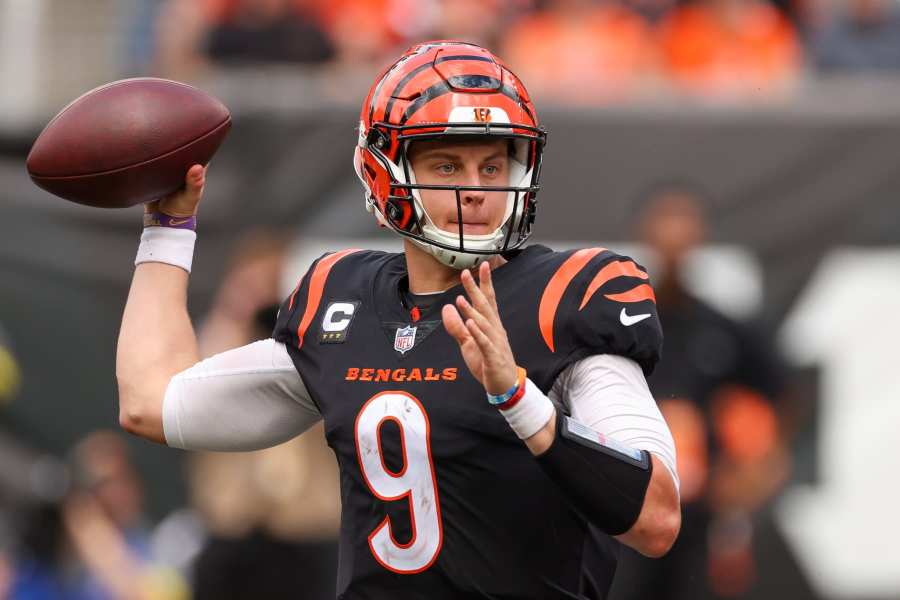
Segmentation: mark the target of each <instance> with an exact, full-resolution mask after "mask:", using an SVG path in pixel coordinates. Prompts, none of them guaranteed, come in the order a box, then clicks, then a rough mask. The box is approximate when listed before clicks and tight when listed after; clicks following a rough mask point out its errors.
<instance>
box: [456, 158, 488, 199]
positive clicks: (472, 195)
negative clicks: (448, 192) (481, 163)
mask: <svg viewBox="0 0 900 600" xmlns="http://www.w3.org/2000/svg"><path fill="white" fill-rule="evenodd" d="M462 185H464V186H466V187H467V189H464V190H462V192H461V194H462V201H463V204H481V203H483V202H484V197H485V193H484V191H482V190H478V189H472V188H477V187H479V186H482V185H485V183H484V182H483V181H482V180H481V169H479V168H478V165H466V169H465V179H464V181H463V183H462Z"/></svg>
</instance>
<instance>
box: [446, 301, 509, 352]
mask: <svg viewBox="0 0 900 600" xmlns="http://www.w3.org/2000/svg"><path fill="white" fill-rule="evenodd" d="M456 307H457V308H458V309H459V312H460V313H461V314H462V316H463V318H464V319H472V320H474V321H475V323H477V324H478V327H479V328H480V329H481V330H482V331H483V332H484V333H485V335H487V336H488V338H490V339H491V341H494V342H499V341H500V340H499V339H495V338H497V336H498V335H502V334H503V333H502V331H501V330H498V328H497V327H496V326H495V324H494V322H493V321H492V320H491V319H489V318H488V317H487V316H485V315H483V314H482V313H481V312H479V311H478V310H477V309H476V308H475V307H474V306H472V305H471V304H470V303H469V301H468V300H466V298H465V297H464V296H457V297H456Z"/></svg>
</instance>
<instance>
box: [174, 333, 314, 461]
mask: <svg viewBox="0 0 900 600" xmlns="http://www.w3.org/2000/svg"><path fill="white" fill-rule="evenodd" d="M321 418H322V417H321V415H320V414H319V410H318V409H317V408H316V405H315V403H314V402H313V401H312V398H311V397H310V395H309V392H308V391H307V389H306V386H305V385H304V384H303V380H302V379H301V378H300V375H299V373H297V369H296V368H295V367H294V363H293V361H292V360H291V357H290V355H289V354H288V352H287V348H286V347H285V346H284V344H282V343H280V342H276V341H275V340H273V339H268V340H263V341H259V342H254V343H252V344H248V345H246V346H242V347H240V348H235V349H233V350H228V351H226V352H222V353H221V354H216V355H215V356H212V357H210V358H208V359H206V360H203V361H201V362H199V363H197V364H195V365H194V366H192V367H190V368H189V369H187V370H185V371H182V372H181V373H178V374H177V375H175V376H174V377H173V378H172V380H171V381H170V382H169V386H168V388H167V389H166V395H165V399H164V400H163V432H164V434H165V436H166V443H167V444H168V445H169V446H172V447H175V448H183V449H185V450H216V451H230V450H236V451H244V450H259V449H261V448H268V447H270V446H275V445H277V444H280V443H281V442H284V441H286V440H289V439H291V438H293V437H295V436H297V435H299V434H301V433H303V432H304V431H306V430H307V429H309V428H310V427H311V426H312V425H313V424H315V423H316V422H317V421H319V420H320V419H321Z"/></svg>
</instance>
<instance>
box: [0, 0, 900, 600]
mask: <svg viewBox="0 0 900 600" xmlns="http://www.w3.org/2000/svg"><path fill="white" fill-rule="evenodd" d="M898 8H900V7H898V5H897V3H896V2H895V1H894V0H805V1H797V2H782V3H779V5H778V6H770V5H767V4H763V3H762V2H761V1H759V2H757V1H756V0H697V1H696V2H693V3H691V4H681V3H676V2H673V1H669V0H659V1H655V2H651V1H645V0H632V1H630V2H624V3H621V4H613V3H612V2H611V1H610V0H607V1H606V2H600V1H588V0H585V1H577V0H566V1H556V2H554V1H551V0H545V1H537V0H534V1H531V0H509V1H503V0H488V1H486V2H475V1H464V0H458V1H454V0H427V1H420V2H412V1H403V0H341V1H339V2H328V3H325V2H321V3H320V2H313V1H310V0H307V1H305V2H289V1H280V0H271V1H262V0H234V1H225V0H218V1H214V0H203V1H201V0H196V1H194V0H159V1H155V0H120V1H115V0H78V1H67V0H2V1H0V81H2V87H0V282H2V283H0V327H2V330H0V344H2V347H3V348H5V350H4V353H3V356H4V357H5V356H13V357H15V358H14V361H15V362H14V363H11V362H10V361H8V360H7V361H6V362H3V365H4V368H3V369H0V373H3V385H2V386H0V390H2V392H0V397H5V398H6V400H5V402H4V404H3V405H2V407H0V426H2V430H0V445H2V447H3V448H4V450H3V451H2V452H0V454H2V455H3V458H2V460H0V517H2V518H0V523H2V527H0V529H2V535H0V551H2V553H3V556H5V557H6V562H7V563H8V565H10V566H9V568H8V569H7V571H9V570H12V571H14V569H15V564H16V556H17V552H18V550H19V549H20V548H21V547H22V542H21V532H22V527H21V526H19V524H20V523H21V521H22V519H24V518H25V517H23V516H22V515H25V514H29V510H30V509H31V508H32V507H33V506H35V505H36V504H38V503H46V502H51V503H52V502H55V501H58V499H59V494H61V493H63V492H62V490H63V488H64V487H65V486H63V485H62V484H61V482H62V481H64V480H65V475H64V474H65V469H66V468H67V465H70V464H71V462H72V458H71V457H72V448H73V447H74V446H75V445H76V444H77V443H78V442H79V440H82V439H83V438H84V437H85V436H87V435H88V434H89V432H92V431H95V430H97V429H110V428H115V427H116V414H117V413H116V408H115V404H116V392H115V379H114V357H115V340H116V335H117V330H118V323H119V319H120V316H121V311H122V307H123V305H124V301H125V297H126V293H127V286H128V283H129V280H130V276H131V272H132V268H133V267H132V259H133V255H134V251H135V249H136V245H137V238H138V233H139V229H140V225H139V222H140V218H139V211H138V209H133V210H122V211H100V210H92V209H87V208H84V207H80V206H75V205H71V204H68V203H65V202H62V201H59V200H58V199H55V198H53V197H50V196H48V195H47V194H45V193H43V192H42V191H41V190H39V189H38V188H36V187H35V186H33V185H32V184H31V182H30V181H29V180H28V177H27V174H26V173H25V170H24V158H25V156H26V154H27V151H28V149H29V147H30V144H31V142H32V141H33V140H34V138H35V136H36V135H37V133H38V132H39V131H40V128H41V127H42V126H43V124H44V123H46V121H47V120H48V119H49V118H50V117H51V116H52V115H53V114H55V112H56V111H58V110H59V109H60V108H61V107H62V106H63V105H65V104H66V103H67V102H68V101H69V100H71V99H72V98H74V97H76V96H77V95H79V94H81V93H83V92H84V91H86V90H88V89H90V88H92V87H94V86H96V85H99V84H101V83H103V82H106V81H109V80H112V79H117V78H121V77H126V76H134V75H146V74H153V75H160V76H166V77H172V78H177V79H182V80H186V81H190V82H192V83H194V84H196V85H198V86H200V87H202V88H204V89H206V90H208V91H210V92H212V93H213V94H215V95H217V96H219V97H220V98H221V99H222V100H223V101H224V102H225V103H226V104H227V105H228V106H229V107H230V108H231V110H232V112H233V116H234V128H233V131H232V133H231V135H230V137H229V139H228V140H227V141H226V143H225V145H224V146H223V148H222V149H221V151H220V153H219V154H218V155H217V156H216V158H215V160H214V163H213V165H212V167H211V170H210V183H209V185H208V189H207V193H206V199H205V200H204V205H203V207H202V211H201V215H200V217H201V220H200V223H201V226H200V237H199V243H198V247H197V253H196V257H195V267H194V272H193V274H192V277H191V295H190V308H191V312H192V314H193V315H194V316H195V319H196V320H198V321H200V322H202V320H203V318H204V315H206V314H207V312H208V311H209V310H210V308H211V306H213V305H214V303H215V301H216V297H217V296H216V294H217V290H218V289H219V286H220V285H221V284H222V282H223V278H225V277H226V275H227V271H228V269H229V268H230V266H229V265H231V264H232V262H231V261H229V260H225V259H224V258H223V257H228V256H230V255H231V254H232V252H233V251H234V248H235V240H237V239H240V238H241V237H242V236H244V235H245V234H247V233H248V232H257V234H258V232H260V231H264V232H274V233H273V235H276V236H278V237H279V239H281V238H285V239H288V240H289V244H290V245H289V250H288V252H287V260H286V262H285V267H284V268H283V270H282V271H281V273H280V275H279V280H280V288H281V290H282V291H284V290H289V289H290V288H291V287H292V286H293V284H294V282H295V280H296V278H298V277H299V276H300V275H301V274H302V272H303V269H305V264H307V263H308V260H309V258H310V257H314V256H317V255H318V254H319V253H321V252H322V251H325V250H328V249H340V248H343V247H347V246H349V245H357V244H360V243H364V244H368V245H379V246H384V247H394V248H399V243H398V242H397V241H396V240H395V239H394V238H393V237H391V236H390V235H387V234H385V233H383V232H378V231H376V229H375V227H374V223H373V222H372V219H371V217H370V216H369V215H368V214H366V213H365V211H364V210H363V202H362V200H363V199H362V194H361V193H360V189H359V185H358V182H357V180H356V179H355V176H354V175H353V173H352V170H351V167H350V150H351V147H352V145H353V143H354V142H355V139H356V134H355V125H356V123H357V111H358V105H359V103H360V102H361V100H362V98H363V96H364V94H365V90H366V89H367V87H368V85H369V83H370V82H371V79H372V77H373V75H374V73H375V72H376V71H377V70H378V69H380V68H383V67H384V66H385V65H386V64H387V63H388V62H389V59H390V57H392V56H394V55H396V54H397V51H398V49H402V48H404V47H406V46H407V45H409V43H411V42H413V41H416V40H420V39H426V38H434V37H438V38H442V37H446V38H450V37H453V38H462V39H469V40H473V41H479V42H483V43H485V44H487V45H488V46H489V47H491V48H492V49H494V50H496V51H497V52H498V53H500V55H501V56H503V57H505V58H506V59H507V60H508V61H509V62H510V63H511V66H512V68H513V69H514V70H516V71H517V72H520V74H521V75H522V77H523V79H524V80H525V81H526V83H527V84H528V85H529V88H530V90H531V91H532V95H533V96H534V98H535V102H536V104H537V106H538V108H539V114H540V115H541V118H542V121H543V124H544V125H545V126H546V127H547V128H548V130H549V131H550V143H549V146H548V150H547V153H546V155H545V156H546V158H545V167H544V174H543V180H542V188H543V191H542V192H541V195H540V202H541V203H540V208H539V213H538V219H537V227H536V234H535V237H534V238H533V239H534V240H535V241H537V242H540V243H547V244H549V245H551V246H554V247H557V248H565V247H571V246H575V245H579V244H590V245H597V244H602V245H604V246H608V247H613V248H617V249H618V248H624V250H625V251H634V252H635V254H636V255H638V256H641V255H642V254H641V253H642V249H641V247H640V246H639V245H636V244H635V230H634V226H633V220H634V217H635V211H636V208H635V201H636V199H637V198H638V197H639V196H640V195H641V194H642V192H643V191H645V190H646V189H647V188H648V187H649V186H650V185H652V184H653V183H654V182H657V181H661V180H674V179H677V180H689V181H692V182H695V183H696V184H698V185H699V186H701V187H702V188H703V189H705V190H706V192H707V193H708V196H709V207H708V209H709V210H708V217H709V222H710V240H709V244H708V245H707V246H706V247H704V249H703V250H702V251H701V252H698V253H696V254H695V256H694V258H693V261H692V271H691V273H692V274H693V275H692V276H691V277H690V286H691V287H692V289H693V290H694V291H695V292H696V293H697V294H698V295H699V296H701V297H703V298H705V299H707V300H708V301H709V302H710V303H711V304H713V305H715V306H717V307H718V308H719V309H720V310H722V311H723V312H724V313H726V314H728V315H730V316H732V317H733V318H735V319H736V320H738V321H740V322H743V323H747V324H749V325H750V326H751V327H753V328H754V329H757V330H759V331H762V332H765V333H766V334H767V335H768V336H769V337H770V338H771V339H772V340H773V344H772V346H771V351H772V353H779V354H781V355H783V356H784V357H785V360H786V361H787V364H788V365H789V377H788V381H789V383H788V390H789V392H788V394H787V395H788V396H789V397H790V402H789V403H788V404H787V406H788V407H789V409H788V410H787V411H786V412H789V413H790V415H791V426H790V427H786V429H789V430H790V433H789V435H788V434H786V437H787V439H786V443H788V444H789V447H790V454H791V457H792V461H791V462H792V467H791V470H790V476H789V479H788V481H787V482H785V484H784V485H783V487H782V488H781V489H780V491H778V493H777V494H776V495H775V496H774V497H772V498H771V499H768V500H767V501H766V502H765V503H764V505H763V506H762V507H760V508H759V509H758V510H756V511H754V516H753V519H754V521H755V522H756V523H757V524H758V527H757V531H758V535H757V536H756V537H755V540H754V552H755V554H756V571H757V572H756V575H755V576H754V580H753V581H754V583H753V584H752V585H750V586H749V587H747V588H746V589H742V590H740V591H739V592H736V593H734V594H732V597H760V598H762V597H765V598H801V597H815V598H819V597H821V598H871V599H873V600H874V599H887V598H897V597H900V551H898V550H897V548H896V541H895V540H897V539H900V519H898V518H897V517H896V507H897V506H900V484H898V483H897V480H896V478H895V477H894V473H896V472H897V470H898V468H900V442H898V438H897V436H896V434H895V431H894V429H895V428H896V426H897V424H898V423H900V412H898V411H900V408H898V406H900V404H898V400H900V397H898V396H900V380H898V376H897V370H896V363H897V359H898V352H897V349H896V346H897V344H896V339H898V337H900V335H898V334H900V318H898V316H897V313H896V309H897V307H900V202H898V198H900V168H898V164H897V149H898V148H900V119H898V116H900V103H898V101H897V98H898V97H900V94H898V92H900V16H898ZM687 9H691V10H694V11H697V10H699V11H701V12H702V11H706V12H705V13H704V15H705V16H704V18H706V19H707V20H708V22H707V21H703V20H702V19H701V20H699V21H698V20H697V14H693V13H692V14H689V15H688V16H689V17H691V18H693V19H694V20H693V21H689V20H688V19H687V17H685V14H687V13H685V12H684V11H686V10H687ZM679 11H681V12H679ZM560 15H563V16H560ZM565 15H568V18H569V19H570V20H566V18H565ZM679 17H680V18H681V20H680V21H679ZM578 21H581V22H582V23H581V25H576V24H574V23H575V22H578ZM560 22H565V23H566V25H565V26H562V25H559V23H560ZM686 22H689V25H684V26H682V25H683V24H684V23H686ZM584 23H588V24H587V25H585V24H584ZM698 23H701V24H702V25H698ZM766 27H769V28H770V29H771V31H768V30H767V31H763V33H760V28H762V29H765V28H766ZM742 36H743V37H742ZM698 39H699V40H703V41H704V44H706V45H704V44H699V45H700V46H702V47H703V48H704V51H703V52H705V53H706V54H703V52H701V53H700V54H701V55H702V56H701V58H699V59H697V58H696V57H694V58H692V59H690V60H688V59H686V58H685V55H684V54H683V51H684V48H685V47H688V46H689V47H692V48H693V47H694V46H691V42H692V40H693V41H696V40H698ZM262 40H267V41H266V43H262ZM273 40H274V41H273ZM279 40H280V41H281V43H278V41H279ZM297 40H302V41H303V43H299V44H298V43H297ZM735 40H744V41H745V42H746V43H744V44H743V45H742V46H741V47H740V48H738V47H737V42H735ZM747 40H750V41H747ZM754 40H755V41H754ZM760 40H762V41H760ZM686 45H687V46H686ZM262 46H265V48H264V49H263V50H261V49H260V47H262ZM547 48H552V49H553V51H552V52H551V51H550V50H547ZM504 51H506V52H505V53H504ZM554 60H556V61H562V63H559V62H557V63H554V62H553V61H554ZM704 61H705V62H704ZM553 64H564V65H567V66H569V65H575V66H576V67H577V68H575V67H573V68H560V69H559V70H558V71H559V72H556V71H553V70H551V69H548V68H547V65H553ZM360 240H363V241H360ZM651 268H652V265H651ZM651 275H653V273H652V270H651ZM663 325H664V326H665V323H664V324H663ZM667 351H668V352H676V351H677V349H673V348H667ZM7 352H8V353H9V354H6V353H7ZM128 444H129V447H130V449H131V456H132V458H133V461H134V463H135V465H136V469H137V472H139V473H140V476H141V477H142V478H143V480H144V482H145V483H144V488H143V489H144V492H143V493H144V495H145V501H146V511H145V513H146V525H147V528H148V530H149V529H150V528H152V527H153V526H154V525H156V524H157V523H160V522H163V523H165V522H169V523H172V521H171V520H163V519H164V517H167V516H169V517H171V516H172V515H173V514H180V513H179V511H180V510H181V509H182V507H184V506H189V505H190V504H191V502H195V501H196V494H189V493H188V484H187V483H186V482H187V480H188V478H189V477H190V473H192V472H193V471H187V470H186V469H185V463H186V462H187V460H186V457H185V455H184V454H183V453H180V452H177V451H173V450H168V449H165V448H159V447H155V446H153V445H151V444H148V443H143V442H140V441H136V440H129V442H128ZM328 456H329V455H327V454H326V455H325V460H332V459H331V458H329V457H328ZM57 461H58V462H57ZM328 483H329V482H327V481H326V482H321V483H320V482H314V483H311V484H308V485H310V486H313V487H315V486H319V485H321V486H324V485H327V484H328ZM213 493H214V492H213ZM302 494H303V492H300V497H301V498H302ZM201 521H202V519H201ZM176 523H178V521H176ZM176 528H177V527H176ZM200 528H201V529H202V524H201V526H200ZM157 532H158V531H157ZM313 537H314V538H316V539H320V538H323V537H325V538H327V537H328V536H327V535H323V534H321V532H317V533H316V535H314V536H313ZM157 538H160V539H162V538H165V536H162V535H158V536H156V538H154V539H157ZM201 539H202V536H201ZM326 547H327V546H326ZM189 560H190V557H187V558H185V557H183V556H179V557H178V560H174V561H173V562H175V563H176V564H175V566H177V567H182V568H183V567H185V566H186V565H188V564H189ZM179 561H180V562H179ZM3 572H4V570H3V569H0V584H2V582H3V581H4V577H3V576H2V573H3ZM185 572H186V573H188V575H186V577H187V579H188V580H189V579H190V575H189V573H190V571H185ZM2 589H3V586H2V585H0V590H2ZM173 589H174V588H173ZM173 593H174V592H173ZM0 597H2V595H0ZM310 597H312V596H310Z"/></svg>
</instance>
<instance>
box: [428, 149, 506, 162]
mask: <svg viewBox="0 0 900 600" xmlns="http://www.w3.org/2000/svg"><path fill="white" fill-rule="evenodd" d="M505 154H506V150H497V151H496V152H493V153H491V154H489V155H488V156H486V157H484V158H482V159H481V162H487V161H490V160H495V159H497V158H499V157H501V156H504V155H505ZM419 158H423V159H428V160H435V159H443V160H455V161H458V160H461V159H462V155H461V154H457V153H454V152H450V151H447V150H437V149H435V150H425V151H423V152H422V154H421V155H420V157H419Z"/></svg>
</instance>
